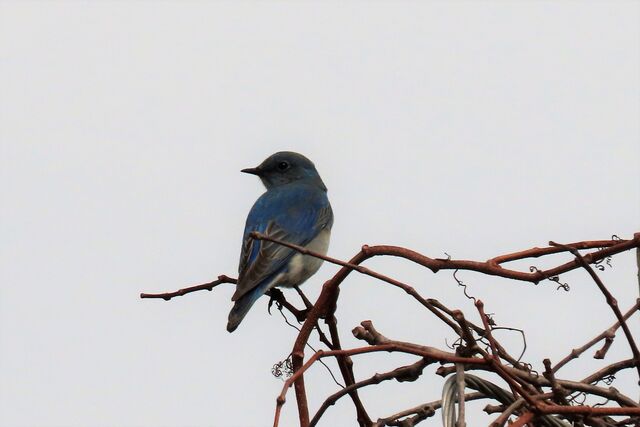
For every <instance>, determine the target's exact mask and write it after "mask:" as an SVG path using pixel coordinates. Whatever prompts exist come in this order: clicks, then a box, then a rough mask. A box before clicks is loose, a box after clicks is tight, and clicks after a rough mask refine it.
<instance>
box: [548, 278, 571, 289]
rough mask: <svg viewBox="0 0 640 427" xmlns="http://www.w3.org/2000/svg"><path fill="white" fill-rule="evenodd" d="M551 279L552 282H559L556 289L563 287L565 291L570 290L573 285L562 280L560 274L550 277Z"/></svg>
mask: <svg viewBox="0 0 640 427" xmlns="http://www.w3.org/2000/svg"><path fill="white" fill-rule="evenodd" d="M549 280H551V281H552V282H556V283H557V284H558V287H557V288H556V290H560V289H562V290H563V291H565V292H569V291H570V290H571V287H569V284H568V283H562V282H561V281H560V276H552V277H549Z"/></svg>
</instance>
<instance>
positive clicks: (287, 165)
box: [278, 162, 289, 171]
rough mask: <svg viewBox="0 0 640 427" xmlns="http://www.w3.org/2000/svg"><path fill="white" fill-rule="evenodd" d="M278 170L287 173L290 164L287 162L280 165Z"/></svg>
mask: <svg viewBox="0 0 640 427" xmlns="http://www.w3.org/2000/svg"><path fill="white" fill-rule="evenodd" d="M278 169H279V170H281V171H286V170H287V169H289V163H287V162H280V163H278Z"/></svg>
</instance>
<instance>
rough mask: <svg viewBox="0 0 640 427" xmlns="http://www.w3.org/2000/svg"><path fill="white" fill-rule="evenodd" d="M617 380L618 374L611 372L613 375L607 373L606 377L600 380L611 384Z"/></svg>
mask: <svg viewBox="0 0 640 427" xmlns="http://www.w3.org/2000/svg"><path fill="white" fill-rule="evenodd" d="M615 380H616V376H615V375H613V374H611V375H607V376H606V377H602V379H601V380H600V381H602V382H603V383H605V384H606V385H611V384H613V382H614V381H615Z"/></svg>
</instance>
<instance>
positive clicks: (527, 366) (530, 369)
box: [520, 362, 540, 378]
mask: <svg viewBox="0 0 640 427" xmlns="http://www.w3.org/2000/svg"><path fill="white" fill-rule="evenodd" d="M520 364H521V365H522V367H523V368H525V369H526V370H527V372H529V373H530V374H531V375H535V377H536V378H540V372H538V371H536V370H535V369H533V365H532V364H531V363H526V362H521V363H520Z"/></svg>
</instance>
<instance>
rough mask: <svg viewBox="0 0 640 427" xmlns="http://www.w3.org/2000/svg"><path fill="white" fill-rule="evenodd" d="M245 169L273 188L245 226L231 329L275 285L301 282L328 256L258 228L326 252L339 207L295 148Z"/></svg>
mask: <svg viewBox="0 0 640 427" xmlns="http://www.w3.org/2000/svg"><path fill="white" fill-rule="evenodd" d="M242 172H245V173H250V174H253V175H257V176H258V177H260V180H261V181H262V183H263V184H264V186H265V187H266V188H267V191H266V192H265V193H264V194H263V195H262V196H260V198H258V200H257V201H256V202H255V204H254V205H253V207H252V208H251V211H250V212H249V216H248V217H247V223H246V225H245V228H244V235H243V240H242V252H241V254H240V267H239V268H238V271H239V276H238V284H237V288H236V292H235V293H234V294H233V297H232V298H231V300H232V301H235V305H234V306H233V308H232V309H231V312H230V313H229V323H227V331H229V332H233V331H235V329H236V328H237V327H238V325H239V324H240V322H241V321H242V319H243V318H244V316H246V314H247V313H248V312H249V309H250V308H251V306H252V305H253V303H255V302H256V300H257V299H258V298H260V297H261V296H262V295H264V294H265V292H267V291H268V290H269V289H271V288H273V287H274V286H286V287H292V286H298V285H301V284H302V283H303V282H304V281H305V280H307V279H308V278H309V277H311V276H312V275H313V274H314V273H315V272H316V271H318V269H319V268H320V265H322V260H321V259H318V258H314V257H311V256H308V255H302V254H300V253H299V252H296V251H294V250H293V249H289V248H287V247H285V246H282V245H279V244H277V243H273V242H267V241H264V240H254V239H252V238H251V237H250V236H249V234H250V233H251V232H253V231H257V232H259V233H263V234H266V235H268V236H270V237H273V238H276V239H278V240H282V241H285V242H289V243H293V244H296V245H299V246H303V247H305V248H307V249H309V250H312V251H314V252H319V253H321V254H323V255H324V254H326V253H327V249H328V248H329V236H330V235H331V226H332V225H333V212H332V210H331V205H330V204H329V199H328V198H327V187H325V185H324V183H323V182H322V179H321V178H320V175H318V172H317V171H316V168H315V166H314V165H313V163H312V162H311V161H310V160H309V159H307V158H306V157H304V156H303V155H301V154H298V153H293V152H290V151H282V152H279V153H275V154H273V155H272V156H270V157H269V158H267V159H266V160H265V161H264V162H262V163H261V164H260V166H258V167H256V168H249V169H243V170H242Z"/></svg>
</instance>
